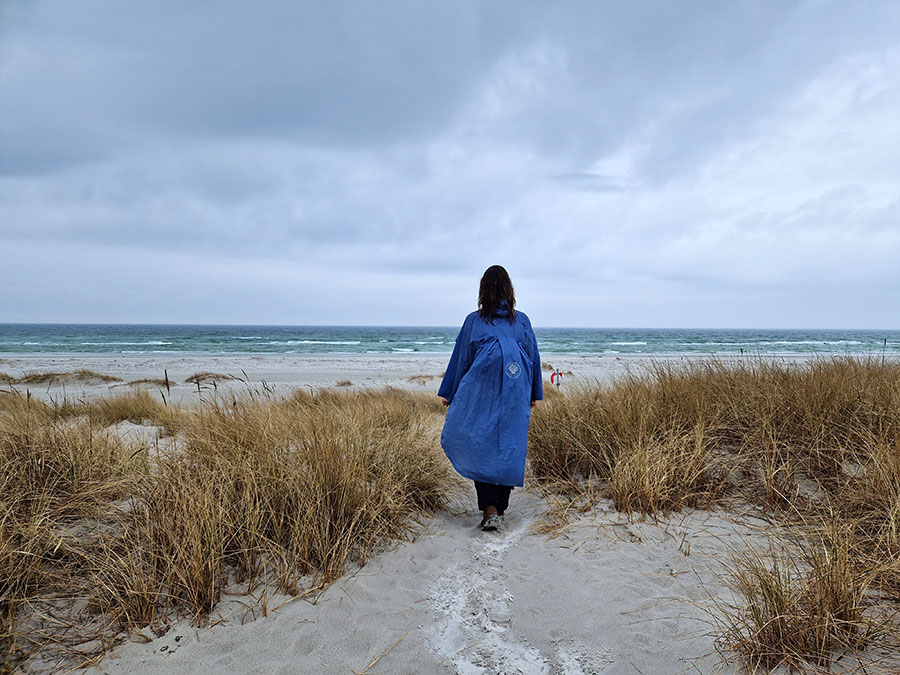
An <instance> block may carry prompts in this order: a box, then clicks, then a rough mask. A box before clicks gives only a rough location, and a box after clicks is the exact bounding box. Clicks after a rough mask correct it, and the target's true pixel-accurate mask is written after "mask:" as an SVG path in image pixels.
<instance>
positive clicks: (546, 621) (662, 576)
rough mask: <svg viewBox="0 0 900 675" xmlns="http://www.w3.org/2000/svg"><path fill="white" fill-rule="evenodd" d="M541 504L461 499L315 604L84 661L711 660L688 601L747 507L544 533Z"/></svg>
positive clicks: (423, 666)
mask: <svg viewBox="0 0 900 675" xmlns="http://www.w3.org/2000/svg"><path fill="white" fill-rule="evenodd" d="M472 496H473V498H474V491H473V495H472ZM546 506H547V505H546V503H545V502H544V500H543V499H541V498H540V497H539V496H538V495H536V494H534V493H532V492H530V491H527V490H516V491H515V492H514V493H513V500H512V503H511V508H510V512H509V514H508V515H507V516H506V522H505V523H504V527H503V529H502V531H501V532H499V533H487V532H481V531H480V530H478V529H477V528H476V527H475V526H474V525H475V524H476V523H477V519H478V514H477V513H476V511H475V510H474V507H470V508H468V509H466V510H464V511H461V512H459V513H455V514H450V513H442V514H439V515H437V516H436V517H434V518H431V519H429V520H428V521H427V522H425V523H424V525H423V528H422V531H421V534H420V535H419V536H418V537H417V539H416V541H414V542H409V543H404V544H401V545H398V546H396V547H395V548H393V549H392V550H390V551H387V552H385V553H383V554H382V555H379V556H377V557H376V558H374V559H373V560H372V561H371V562H369V563H368V564H367V565H365V566H364V567H363V568H361V569H359V570H358V571H354V572H351V573H349V574H348V575H346V576H345V577H343V578H342V579H341V580H339V581H338V582H337V583H335V584H334V585H333V586H331V587H330V588H328V590H326V591H325V592H324V593H323V594H322V595H321V597H319V598H318V599H317V601H315V602H313V601H310V600H308V599H301V600H296V601H294V602H290V603H289V604H286V605H284V606H283V607H281V608H280V609H278V610H276V611H274V612H272V613H270V614H269V616H268V617H267V618H259V619H257V620H255V621H250V622H248V623H245V624H243V625H241V622H240V618H239V614H236V615H235V616H233V617H232V618H231V620H229V621H226V622H224V623H222V624H220V625H218V626H216V627H214V628H202V629H197V628H195V627H193V626H192V625H191V623H190V622H188V621H182V622H180V623H178V624H175V625H173V626H172V627H171V629H170V630H169V631H168V632H167V633H166V634H165V635H163V636H162V637H160V638H157V639H155V640H153V641H152V642H149V643H141V642H131V643H128V644H125V645H122V646H120V647H119V648H117V649H115V650H114V651H113V652H112V653H110V654H109V655H108V656H107V657H106V658H105V659H104V660H103V661H102V662H101V663H100V667H102V670H103V671H104V672H106V673H132V672H142V673H163V672H166V673H171V672H185V673H186V672H195V673H225V672H245V673H278V672H283V673H299V672H303V673H314V672H315V673H318V672H322V673H328V672H336V673H348V672H351V671H355V672H362V671H364V670H365V669H366V667H367V666H369V665H370V664H372V662H373V661H375V660H376V659H377V662H375V663H374V665H372V667H371V669H370V670H369V671H368V672H372V673H376V672H377V673H460V674H469V673H547V674H550V673H560V674H566V675H576V674H582V673H583V674H588V673H644V674H645V675H647V674H649V673H680V672H687V671H693V672H697V670H696V669H695V668H698V669H699V671H700V672H711V671H712V670H713V669H714V668H716V667H721V666H722V665H723V664H722V661H721V659H720V657H719V656H718V655H717V654H716V653H715V650H714V644H713V640H712V638H711V637H710V636H709V634H708V633H709V626H708V625H707V624H706V622H705V620H706V615H705V614H704V612H703V610H702V609H701V608H700V607H699V605H700V604H702V603H704V602H707V601H708V598H707V593H712V594H722V593H725V592H726V591H725V590H724V588H723V587H722V584H721V581H720V580H719V578H718V574H719V573H720V572H721V569H720V566H719V561H720V560H722V556H723V555H724V554H725V553H726V551H727V550H728V547H729V546H740V545H741V544H742V541H744V538H747V537H751V538H752V537H754V536H755V535H754V528H753V526H752V524H751V522H750V521H749V520H747V522H745V523H744V524H735V522H734V521H733V520H732V519H730V518H724V517H722V516H720V515H716V514H710V513H706V512H697V513H691V514H687V515H683V516H676V517H673V518H670V519H666V520H663V521H660V522H659V523H653V522H638V521H629V520H628V519H627V518H625V517H624V516H622V515H621V514H618V513H616V512H614V511H613V510H611V508H600V509H598V510H597V511H595V512H594V513H593V514H591V515H589V516H588V517H584V518H582V519H581V520H580V521H579V522H577V523H576V524H574V525H571V526H568V527H566V528H564V530H563V531H562V532H561V533H560V534H559V536H556V537H554V538H548V537H547V535H545V534H541V533H538V532H536V531H535V529H536V528H535V525H536V524H537V523H540V522H541V519H542V514H543V513H544V511H545V509H546ZM283 600H284V599H283V598H280V599H277V598H273V599H271V600H270V603H269V606H270V607H274V606H276V605H277V604H278V602H281V601H283ZM379 656H380V658H379ZM728 670H729V669H727V668H726V669H725V672H728Z"/></svg>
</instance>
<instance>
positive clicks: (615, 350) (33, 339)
mask: <svg viewBox="0 0 900 675" xmlns="http://www.w3.org/2000/svg"><path fill="white" fill-rule="evenodd" d="M457 330H458V327H393V326H389V327H388V326H180V325H100V324H0V354H9V355H11V354H416V353H418V354H445V353H449V352H450V351H451V350H452V349H453V341H454V339H455V338H456V333H457ZM535 333H536V334H537V338H538V345H539V347H540V349H541V351H542V352H544V353H548V354H554V353H556V354H739V353H742V352H743V353H745V354H747V353H750V354H756V353H760V354H801V353H802V354H808V353H821V354H875V355H880V354H882V353H884V354H888V355H900V331H898V330H883V331H879V330H725V329H645V328H535Z"/></svg>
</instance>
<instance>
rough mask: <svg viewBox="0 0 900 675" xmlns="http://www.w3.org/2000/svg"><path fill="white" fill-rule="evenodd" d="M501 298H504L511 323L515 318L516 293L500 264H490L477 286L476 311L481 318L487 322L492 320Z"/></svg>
mask: <svg viewBox="0 0 900 675" xmlns="http://www.w3.org/2000/svg"><path fill="white" fill-rule="evenodd" d="M502 300H506V308H507V309H508V310H509V322H510V323H513V322H514V321H515V320H516V310H515V306H516V294H515V291H513V285H512V280H511V279H510V278H509V274H508V273H507V271H506V270H505V269H503V268H502V267H501V266H500V265H491V266H490V267H488V268H487V269H486V270H485V271H484V274H483V275H482V276H481V286H480V287H479V288H478V313H479V314H480V315H481V318H482V319H484V320H485V321H488V322H491V321H493V319H494V317H495V316H497V312H498V310H499V309H500V302H501V301H502Z"/></svg>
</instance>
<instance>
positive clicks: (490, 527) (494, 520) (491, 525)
mask: <svg viewBox="0 0 900 675" xmlns="http://www.w3.org/2000/svg"><path fill="white" fill-rule="evenodd" d="M499 527H500V516H488V517H487V518H485V519H484V520H482V521H481V529H482V530H484V531H485V532H493V531H494V530H496V529H497V528H499Z"/></svg>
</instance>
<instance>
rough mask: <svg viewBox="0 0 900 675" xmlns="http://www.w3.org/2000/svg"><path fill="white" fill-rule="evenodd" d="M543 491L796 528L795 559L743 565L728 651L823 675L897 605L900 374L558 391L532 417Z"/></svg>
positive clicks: (700, 373) (763, 374)
mask: <svg viewBox="0 0 900 675" xmlns="http://www.w3.org/2000/svg"><path fill="white" fill-rule="evenodd" d="M529 457H530V470H531V474H532V476H533V479H534V480H535V481H536V482H538V483H539V484H541V485H543V486H544V487H545V489H548V490H551V491H555V492H561V493H565V494H568V495H570V496H571V497H572V498H574V499H576V500H580V501H581V503H582V505H583V506H584V507H589V506H590V505H592V504H594V503H596V501H597V500H598V499H599V498H601V497H608V498H610V499H611V500H612V501H613V503H614V504H615V506H616V508H617V509H619V510H621V511H624V512H628V513H632V512H634V513H639V514H644V515H648V516H657V515H661V514H665V513H668V512H671V511H677V510H680V509H682V508H684V507H686V506H698V507H707V506H710V505H712V504H716V503H724V502H725V501H726V499H727V501H728V502H734V501H735V500H740V501H743V502H749V503H750V504H752V505H754V506H756V507H757V508H759V509H761V510H763V511H765V512H767V513H768V514H769V517H770V518H773V519H775V520H777V521H779V522H780V523H782V524H785V525H789V526H793V527H789V528H786V529H785V530H784V531H787V532H791V533H794V534H795V535H796V537H797V541H796V542H794V543H796V545H797V546H798V547H799V548H800V551H801V552H800V553H797V550H796V547H795V549H794V550H793V552H792V553H790V554H784V553H782V554H777V553H775V552H759V553H751V554H746V553H742V554H739V555H738V556H737V558H736V560H734V561H731V563H732V564H731V565H730V566H729V567H730V569H731V570H732V571H733V574H732V582H733V583H732V585H733V587H734V589H735V592H736V594H737V596H738V597H739V598H741V599H742V602H739V603H736V604H731V605H725V604H719V605H718V606H717V607H716V610H715V611H716V612H717V617H718V618H717V621H718V622H719V625H720V628H721V632H720V639H721V642H720V644H721V645H722V646H723V649H724V650H725V651H726V652H727V653H729V654H731V655H738V656H739V657H740V658H741V659H742V662H743V663H744V664H745V665H749V666H750V667H751V669H752V668H771V667H774V666H776V665H779V664H780V665H785V666H789V667H795V668H813V669H814V668H822V667H827V666H828V664H829V663H830V662H831V660H832V659H833V658H837V657H838V656H839V655H840V654H842V653H843V652H853V651H856V650H859V649H862V648H864V647H866V646H867V645H868V644H870V643H871V642H872V641H875V640H881V641H884V640H888V639H894V638H896V637H897V634H896V630H894V631H893V636H890V635H888V633H890V632H891V631H888V630H887V626H888V625H889V621H888V620H886V619H885V611H887V612H888V613H890V612H891V611H895V610H896V609H897V608H898V606H900V364H898V363H896V362H889V363H883V362H882V361H880V360H875V359H855V358H849V357H846V358H833V359H821V360H815V361H813V362H811V363H808V364H805V365H800V366H798V365H788V364H783V363H778V362H772V361H764V360H753V361H741V362H739V363H737V364H735V363H724V362H721V361H715V360H712V361H703V362H698V361H694V362H688V363H687V364H685V365H678V366H672V365H670V364H656V365H655V366H653V367H652V368H651V369H650V371H649V372H635V373H631V374H629V375H627V376H626V377H624V378H622V379H620V380H619V381H617V382H614V383H613V384H612V385H610V386H608V387H602V386H599V385H592V386H591V385H589V386H583V387H582V388H580V389H578V390H576V391H574V392H571V393H569V394H567V395H560V394H558V393H557V392H551V395H550V396H549V397H548V400H547V402H546V403H545V404H544V405H543V406H541V407H539V408H537V409H536V410H535V413H534V415H533V418H532V425H531V437H530V449H529Z"/></svg>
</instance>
